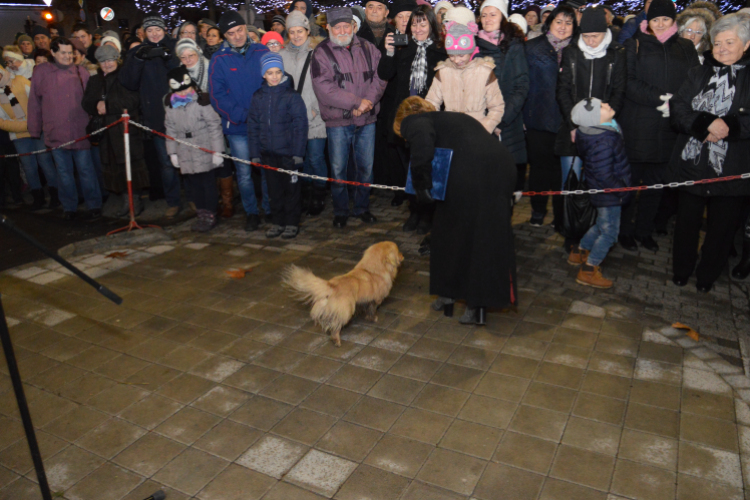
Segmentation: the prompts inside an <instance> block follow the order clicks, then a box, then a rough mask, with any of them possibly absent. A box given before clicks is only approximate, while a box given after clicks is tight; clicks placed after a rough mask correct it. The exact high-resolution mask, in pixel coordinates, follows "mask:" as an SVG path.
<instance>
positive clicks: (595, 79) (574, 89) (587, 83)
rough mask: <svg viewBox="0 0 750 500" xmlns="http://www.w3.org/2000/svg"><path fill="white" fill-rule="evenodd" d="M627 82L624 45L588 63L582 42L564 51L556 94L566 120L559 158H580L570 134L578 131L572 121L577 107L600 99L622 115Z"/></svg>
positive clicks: (613, 45) (557, 150) (611, 47)
mask: <svg viewBox="0 0 750 500" xmlns="http://www.w3.org/2000/svg"><path fill="white" fill-rule="evenodd" d="M626 81H627V69H626V64H625V49H624V48H623V46H622V45H620V44H618V43H617V42H612V43H610V45H609V47H607V53H606V54H605V55H604V57H600V58H599V59H586V58H585V57H584V54H583V52H582V51H581V49H579V48H578V38H574V39H573V40H572V41H571V42H570V45H568V46H567V47H566V48H565V49H564V50H563V57H562V65H561V71H560V76H559V77H558V79H557V90H556V93H555V94H556V97H557V103H558V104H559V106H560V113H561V114H562V119H563V123H562V125H561V126H560V130H559V131H558V133H557V139H556V140H555V154H556V155H559V156H575V155H576V154H577V152H576V147H575V144H573V141H571V140H570V131H571V130H573V129H574V128H576V125H575V124H574V123H573V122H572V121H571V120H570V112H571V111H573V106H575V105H576V104H578V103H579V102H580V101H581V100H583V99H586V98H587V97H596V98H598V99H601V100H602V102H606V103H608V104H609V105H610V106H611V107H612V109H614V110H615V112H616V113H618V114H619V113H620V111H621V110H622V106H623V102H624V100H625V83H626Z"/></svg>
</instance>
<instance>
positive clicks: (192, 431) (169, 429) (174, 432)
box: [154, 408, 221, 445]
mask: <svg viewBox="0 0 750 500" xmlns="http://www.w3.org/2000/svg"><path fill="white" fill-rule="evenodd" d="M220 421H221V419H220V418H219V417H217V416H215V415H211V414H210V413H206V412H203V411H199V410H196V409H194V408H184V409H182V410H180V411H179V412H177V413H175V414H174V416H172V417H170V418H168V419H167V420H166V421H165V422H164V423H163V424H161V425H160V426H159V427H157V428H156V429H154V430H155V431H156V432H158V433H159V434H162V435H164V436H166V437H168V438H171V439H174V440H175V441H179V442H181V443H184V444H187V445H190V444H192V443H194V442H195V441H197V440H198V438H200V437H201V436H202V435H203V434H205V433H206V432H208V431H209V430H210V429H211V428H212V427H214V426H215V425H216V424H218V423H219V422H220Z"/></svg>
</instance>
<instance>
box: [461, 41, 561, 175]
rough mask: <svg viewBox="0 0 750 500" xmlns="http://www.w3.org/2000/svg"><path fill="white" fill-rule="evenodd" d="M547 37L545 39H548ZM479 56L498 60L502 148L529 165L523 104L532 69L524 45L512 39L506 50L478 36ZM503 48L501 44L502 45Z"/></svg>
mask: <svg viewBox="0 0 750 500" xmlns="http://www.w3.org/2000/svg"><path fill="white" fill-rule="evenodd" d="M545 38H546V37H545ZM476 42H477V47H478V48H479V57H491V58H492V59H493V60H494V61H495V76H496V77H497V82H498V83H499V84H500V92H502V94H503V100H504V101H505V112H504V113H503V119H502V121H501V122H500V124H499V125H498V126H497V128H499V129H500V130H501V131H502V132H501V135H500V137H501V138H502V142H503V145H504V146H505V147H506V148H507V149H508V151H510V154H512V155H513V159H514V160H515V162H516V163H524V164H525V163H526V161H527V159H526V137H525V135H524V132H523V115H522V111H523V104H524V103H525V102H526V96H527V95H528V94H529V66H528V64H527V62H526V52H525V51H524V47H523V42H521V41H520V40H518V39H515V40H512V41H511V42H510V44H509V46H508V48H507V50H506V51H503V49H501V48H500V46H498V45H494V44H492V43H490V42H488V41H486V40H483V39H481V38H479V37H476ZM501 45H502V44H501Z"/></svg>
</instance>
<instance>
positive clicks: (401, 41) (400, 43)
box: [393, 33, 409, 47]
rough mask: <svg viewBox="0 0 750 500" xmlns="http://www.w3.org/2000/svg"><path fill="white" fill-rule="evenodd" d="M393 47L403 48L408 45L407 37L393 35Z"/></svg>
mask: <svg viewBox="0 0 750 500" xmlns="http://www.w3.org/2000/svg"><path fill="white" fill-rule="evenodd" d="M393 45H394V47H405V46H406V45H409V37H408V36H407V35H397V34H395V33H394V34H393Z"/></svg>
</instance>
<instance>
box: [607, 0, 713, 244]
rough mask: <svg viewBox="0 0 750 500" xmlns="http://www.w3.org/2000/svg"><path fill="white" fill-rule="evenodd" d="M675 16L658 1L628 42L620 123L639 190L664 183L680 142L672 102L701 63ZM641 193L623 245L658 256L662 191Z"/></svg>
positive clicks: (666, 2)
mask: <svg viewBox="0 0 750 500" xmlns="http://www.w3.org/2000/svg"><path fill="white" fill-rule="evenodd" d="M676 15H677V14H676V12H675V6H674V3H672V2H671V1H670V0H653V2H651V5H650V6H649V8H648V13H647V14H646V20H645V21H642V22H641V24H640V26H638V30H637V31H636V33H635V35H633V38H631V39H629V40H627V41H626V42H625V50H626V55H627V66H628V82H627V86H626V91H625V105H624V107H623V110H622V116H621V117H620V118H621V120H620V124H621V125H622V132H623V135H624V136H625V147H626V149H627V152H628V158H629V159H630V166H631V169H632V182H633V185H634V186H637V185H652V184H658V183H662V182H664V177H665V175H666V170H667V165H668V163H669V161H670V157H671V155H672V149H673V148H674V145H675V141H676V140H677V132H676V131H675V130H674V129H673V128H672V126H671V124H670V118H669V115H670V112H669V111H670V110H669V108H670V105H669V101H670V99H671V98H672V96H673V95H674V94H676V93H677V91H678V90H679V89H680V86H681V85H682V83H683V82H684V81H685V80H686V79H687V75H688V71H689V70H690V69H691V68H693V67H695V66H698V65H699V64H700V63H699V61H698V53H697V52H696V51H695V47H694V46H693V43H692V42H691V41H690V40H687V39H685V38H681V37H680V35H679V33H678V32H677V23H676V22H675V17H676ZM638 194H639V197H638V199H637V201H636V199H634V200H633V201H632V202H631V203H630V205H629V206H628V207H626V208H625V209H624V210H623V213H622V220H621V222H620V236H619V242H620V245H621V246H622V247H623V248H625V249H626V250H637V249H638V244H637V243H636V241H638V242H639V243H640V245H641V246H642V247H643V248H645V249H646V250H649V251H652V252H657V251H658V250H659V245H658V243H656V241H654V238H653V237H652V232H653V229H654V219H655V216H656V213H657V211H658V210H659V203H660V201H661V191H659V190H656V189H649V190H645V191H640V192H639V193H638ZM636 212H637V213H636Z"/></svg>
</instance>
